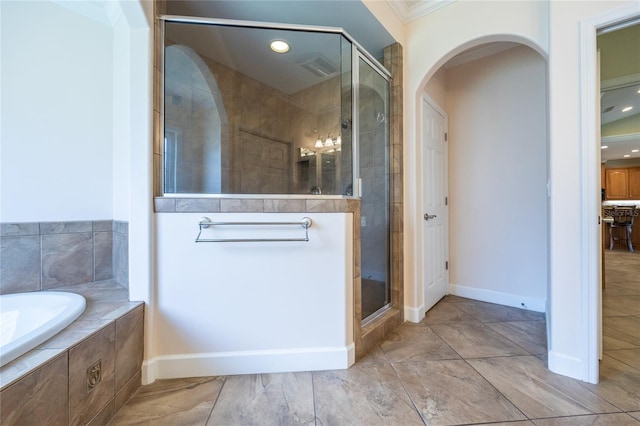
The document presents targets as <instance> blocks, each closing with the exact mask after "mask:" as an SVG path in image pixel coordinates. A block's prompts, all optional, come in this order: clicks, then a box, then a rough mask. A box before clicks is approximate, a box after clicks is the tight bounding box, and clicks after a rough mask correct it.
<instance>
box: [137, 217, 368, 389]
mask: <svg viewBox="0 0 640 426" xmlns="http://www.w3.org/2000/svg"><path fill="white" fill-rule="evenodd" d="M202 216H208V217H209V218H210V219H211V220H214V221H259V222H262V221H277V222H280V221H300V220H301V219H302V217H303V216H308V217H310V218H311V219H312V220H313V225H312V226H311V228H310V229H309V242H245V243H195V241H194V240H195V238H196V235H197V234H198V222H199V220H200V218H201V217H202ZM156 225H157V227H156V231H157V232H156V235H157V265H158V267H157V291H156V293H157V301H156V302H155V304H154V306H153V312H154V313H153V315H154V318H153V321H154V324H155V325H154V327H153V329H151V330H148V331H149V332H151V333H154V336H153V341H154V347H153V348H152V349H151V350H150V351H149V352H148V353H147V357H146V361H145V364H144V367H143V370H144V373H143V374H144V379H143V380H144V381H145V382H151V381H153V380H155V379H156V378H171V377H189V376H206V375H218V374H248V373H267V372H276V371H302V370H307V371H308V370H322V369H340V368H347V367H349V366H350V365H351V364H353V362H354V355H355V353H354V347H353V320H352V318H353V296H352V295H353V271H352V266H351V259H352V256H353V247H352V242H353V230H352V216H351V214H344V213H307V214H300V213H286V214H285V213H281V214H270V213H240V214H237V213H236V214H231V213H227V214H222V213H211V214H187V213H163V214H156ZM203 236H204V237H205V238H273V237H276V236H277V237H285V238H299V237H301V236H304V230H303V229H302V227H296V226H293V227H292V226H285V227H279V226H275V227H273V226H272V227H264V226H263V227H259V226H257V227H256V226H249V227H244V226H228V227H213V228H211V229H208V230H205V231H203Z"/></svg>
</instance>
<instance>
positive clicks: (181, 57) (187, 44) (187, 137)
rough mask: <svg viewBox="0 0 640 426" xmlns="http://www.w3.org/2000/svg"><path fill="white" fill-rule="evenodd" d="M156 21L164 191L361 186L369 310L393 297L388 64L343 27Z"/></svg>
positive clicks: (263, 192)
mask: <svg viewBox="0 0 640 426" xmlns="http://www.w3.org/2000/svg"><path fill="white" fill-rule="evenodd" d="M163 25H164V26H163V31H164V50H163V52H164V68H163V69H164V72H163V76H164V79H163V92H164V93H163V97H162V99H163V113H162V117H163V121H162V123H163V132H164V150H163V154H162V164H163V166H162V168H161V172H162V175H163V179H162V180H163V185H162V195H163V196H165V197H171V196H184V195H185V194H187V195H188V196H199V197H207V196H210V197H216V196H218V197H220V196H224V197H234V196H238V197H240V196H246V194H250V195H251V196H254V197H255V196H260V197H264V198H268V197H269V196H271V195H277V196H278V198H282V197H292V198H295V197H334V198H335V197H345V198H359V199H360V200H361V220H360V225H361V240H360V241H361V247H360V249H361V250H360V252H361V271H362V288H361V290H362V291H361V296H362V297H361V301H362V318H361V319H362V320H365V321H366V320H367V319H372V318H375V317H376V315H377V314H378V313H380V312H383V311H384V310H385V308H386V307H388V306H389V305H390V303H391V291H390V289H391V277H390V253H391V239H390V235H391V229H390V188H389V182H390V175H389V171H390V158H389V155H390V154H389V153H390V129H389V114H390V111H389V94H390V93H389V92H390V83H389V78H390V74H389V72H388V71H387V70H385V69H384V68H383V67H382V66H381V65H380V63H379V62H378V61H377V60H376V59H375V58H374V57H372V56H371V55H370V54H369V53H368V52H366V51H364V49H363V48H362V47H360V46H359V45H358V43H357V42H356V41H355V40H353V39H352V38H350V37H349V36H348V34H346V33H344V32H343V31H342V30H340V29H331V28H314V27H300V26H290V25H283V24H265V23H260V25H257V24H256V23H251V22H240V21H224V20H219V19H209V18H195V17H178V16H170V17H165V18H163ZM274 41H279V42H283V43H286V44H287V47H286V49H285V50H284V51H278V50H276V49H273V48H270V45H271V44H272V42H274Z"/></svg>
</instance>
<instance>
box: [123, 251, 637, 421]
mask: <svg viewBox="0 0 640 426" xmlns="http://www.w3.org/2000/svg"><path fill="white" fill-rule="evenodd" d="M606 256H607V268H606V270H607V286H606V289H605V290H604V302H603V305H604V358H603V360H602V362H601V369H600V375H601V382H600V383H599V384H598V385H591V384H588V383H584V382H581V381H578V380H573V379H569V378H567V377H563V376H559V375H557V374H554V373H551V372H550V371H549V370H547V369H546V355H545V354H546V352H547V350H546V327H545V321H544V315H542V314H538V313H533V312H529V311H523V310H519V309H514V308H509V307H504V306H499V305H494V304H489V303H483V302H477V301H473V300H468V299H463V298H459V297H455V296H447V297H446V298H445V299H443V300H442V301H441V302H440V303H438V304H437V305H436V306H435V307H434V308H433V309H432V310H431V311H430V312H429V313H428V314H427V316H426V317H425V319H424V320H423V321H422V322H421V323H420V324H409V323H406V324H403V325H402V326H400V327H399V328H398V329H397V330H396V331H395V332H394V333H393V334H392V335H391V336H390V337H389V338H388V339H387V340H385V341H384V342H382V343H381V344H380V345H379V346H378V347H377V348H376V349H375V350H374V351H372V352H371V353H370V354H369V355H368V356H367V357H365V358H364V359H362V360H361V361H359V362H358V363H356V365H354V366H353V367H351V368H350V369H348V370H338V371H317V372H302V373H282V374H258V375H245V376H228V377H204V378H192V379H176V380H159V381H157V382H155V383H153V384H151V385H148V386H143V387H141V388H140V389H139V391H138V392H137V393H136V394H135V395H134V396H133V397H132V398H131V399H130V400H129V401H128V403H127V404H126V405H125V406H124V407H123V408H122V409H121V410H120V411H119V412H118V414H117V415H116V417H115V418H114V419H113V420H112V422H111V425H137V424H148V425H225V426H227V425H298V424H300V425H303V424H304V425H367V426H368V425H403V426H404V425H424V424H427V425H465V424H475V425H480V424H494V425H496V424H508V425H514V426H516V425H539V426H555V425H579V426H582V425H615V426H618V425H636V426H638V425H640V253H633V254H632V253H628V252H624V251H614V252H608V251H607V253H606Z"/></svg>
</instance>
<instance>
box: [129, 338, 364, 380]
mask: <svg viewBox="0 0 640 426" xmlns="http://www.w3.org/2000/svg"><path fill="white" fill-rule="evenodd" d="M354 363H355V346H354V345H353V344H351V345H349V346H345V347H327V348H302V349H283V350H264V351H243V352H216V353H196V354H178V355H161V356H157V357H155V358H152V359H150V360H147V361H145V362H143V364H142V383H143V384H149V383H152V382H153V381H155V380H156V379H175V378H182V377H203V376H227V375H232V374H261V373H283V372H294V371H318V370H341V369H346V368H349V367H350V366H351V365H353V364H354Z"/></svg>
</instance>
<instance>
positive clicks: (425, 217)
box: [424, 213, 437, 220]
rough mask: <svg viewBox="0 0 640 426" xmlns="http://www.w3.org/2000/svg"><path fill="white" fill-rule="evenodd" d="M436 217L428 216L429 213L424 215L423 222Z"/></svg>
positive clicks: (433, 215)
mask: <svg viewBox="0 0 640 426" xmlns="http://www.w3.org/2000/svg"><path fill="white" fill-rule="evenodd" d="M436 217H437V216H436V215H435V214H429V213H425V214H424V220H429V219H435V218H436Z"/></svg>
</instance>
